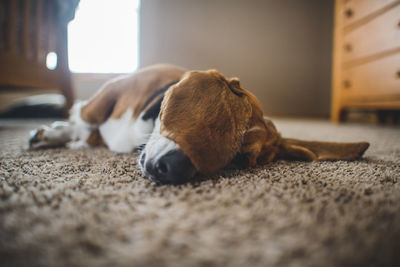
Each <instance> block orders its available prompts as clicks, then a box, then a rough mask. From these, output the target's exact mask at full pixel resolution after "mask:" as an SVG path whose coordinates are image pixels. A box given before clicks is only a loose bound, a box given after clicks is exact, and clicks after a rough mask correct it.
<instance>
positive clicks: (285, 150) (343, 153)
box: [279, 138, 369, 160]
mask: <svg viewBox="0 0 400 267" xmlns="http://www.w3.org/2000/svg"><path fill="white" fill-rule="evenodd" d="M368 147H369V143H367V142H357V143H336V142H319V141H303V140H297V139H290V138H283V139H282V144H281V149H280V151H279V157H280V158H291V159H302V160H354V159H358V158H360V157H361V156H362V155H363V154H364V152H365V151H366V150H367V148H368Z"/></svg>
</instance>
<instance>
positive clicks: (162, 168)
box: [142, 150, 196, 184]
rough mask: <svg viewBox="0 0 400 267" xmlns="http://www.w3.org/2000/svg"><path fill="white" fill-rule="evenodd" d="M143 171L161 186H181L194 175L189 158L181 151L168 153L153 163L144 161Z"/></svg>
mask: <svg viewBox="0 0 400 267" xmlns="http://www.w3.org/2000/svg"><path fill="white" fill-rule="evenodd" d="M142 158H144V157H142ZM142 166H143V165H142ZM144 171H145V173H146V174H148V176H150V178H151V179H152V180H155V182H158V183H161V184H181V183H184V182H187V181H188V180H189V179H190V178H192V177H193V176H194V174H195V173H196V169H195V167H194V166H193V164H192V162H191V161H190V159H189V157H188V156H186V155H185V154H184V153H183V152H182V151H181V150H173V151H170V152H168V153H167V154H165V155H164V156H162V157H160V158H159V159H158V160H156V161H155V162H153V161H151V160H146V162H145V164H144Z"/></svg>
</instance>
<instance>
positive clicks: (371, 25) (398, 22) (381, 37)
mask: <svg viewBox="0 0 400 267" xmlns="http://www.w3.org/2000/svg"><path fill="white" fill-rule="evenodd" d="M394 48H400V4H399V5H397V6H395V7H394V8H392V9H390V10H389V11H387V12H385V13H384V14H382V15H380V16H379V17H377V18H375V19H373V20H371V21H369V22H368V23H366V24H364V25H362V26H361V27H358V28H356V29H354V30H352V31H351V32H349V33H347V34H344V36H343V47H342V49H343V54H342V55H343V61H344V62H346V61H350V60H354V59H358V58H362V57H366V56H370V55H373V54H376V53H380V52H384V51H387V50H390V49H394Z"/></svg>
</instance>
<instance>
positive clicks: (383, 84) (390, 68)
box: [331, 0, 400, 122]
mask: <svg viewBox="0 0 400 267" xmlns="http://www.w3.org/2000/svg"><path fill="white" fill-rule="evenodd" d="M353 108H357V109H373V110H377V111H381V110H400V0H336V3H335V28H334V54H333V94H332V113H331V118H332V120H333V121H336V122H337V121H340V120H343V119H345V115H346V113H347V111H348V110H350V109H353Z"/></svg>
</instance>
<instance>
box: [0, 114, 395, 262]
mask: <svg viewBox="0 0 400 267" xmlns="http://www.w3.org/2000/svg"><path fill="white" fill-rule="evenodd" d="M0 125H1V127H0V179H1V182H0V265H1V266H395V265H397V266H399V265H398V264H399V263H400V253H399V252H400V241H399V240H400V184H399V183H400V129H399V128H392V127H378V126H371V125H369V126H368V125H354V124H344V125H339V126H337V125H333V124H330V123H328V122H324V121H311V120H276V125H277V127H278V129H279V130H280V131H281V132H282V134H283V135H284V136H285V137H295V138H304V139H320V140H326V141H368V142H370V143H371V147H370V148H369V149H368V150H367V152H366V155H365V158H364V159H362V160H359V161H353V162H345V161H331V162H311V163H309V162H299V161H298V162H289V161H277V162H273V163H270V164H267V165H265V166H259V167H256V168H253V169H249V170H223V171H220V172H218V173H217V174H215V175H212V176H208V177H198V178H197V180H196V181H194V182H192V183H189V184H186V185H181V186H156V185H155V184H153V183H152V182H150V181H148V180H146V179H145V178H144V177H143V176H142V175H141V173H140V170H139V167H138V165H137V155H135V154H129V155H127V154H116V153H113V152H110V151H108V150H106V149H104V148H95V149H81V150H75V151H71V150H66V149H61V148H60V149H50V150H41V151H27V150H26V142H27V136H28V130H29V129H31V128H34V127H35V126H37V125H38V124H37V122H32V121H31V122H29V121H26V122H25V121H20V122H18V121H0Z"/></svg>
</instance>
